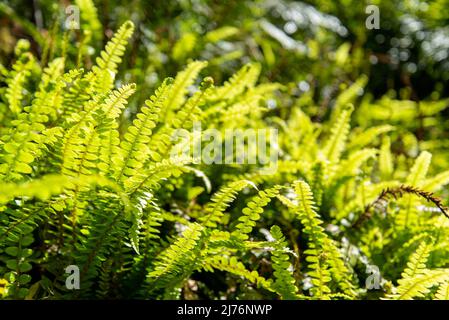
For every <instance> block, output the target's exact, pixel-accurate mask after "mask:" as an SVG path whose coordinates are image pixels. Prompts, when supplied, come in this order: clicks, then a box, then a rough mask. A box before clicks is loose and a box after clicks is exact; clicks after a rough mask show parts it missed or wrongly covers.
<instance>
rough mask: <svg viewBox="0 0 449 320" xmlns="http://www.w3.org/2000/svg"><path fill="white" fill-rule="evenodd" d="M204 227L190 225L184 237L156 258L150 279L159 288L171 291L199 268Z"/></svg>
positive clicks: (194, 224)
mask: <svg viewBox="0 0 449 320" xmlns="http://www.w3.org/2000/svg"><path fill="white" fill-rule="evenodd" d="M202 231H203V227H202V226H201V225H199V224H197V223H192V224H190V225H189V226H188V227H187V229H186V230H185V231H184V232H183V235H182V237H179V238H177V239H176V241H175V242H174V243H173V244H171V245H170V246H169V247H168V248H167V249H165V250H164V251H163V252H162V253H160V254H159V256H158V257H157V258H156V259H157V261H156V263H155V264H154V270H153V271H152V272H150V273H149V275H148V279H149V281H150V282H151V283H153V285H154V286H155V287H157V288H165V289H170V288H172V287H174V286H176V285H177V284H179V283H180V282H182V281H183V280H184V279H185V278H186V277H187V276H189V275H190V273H191V272H192V271H193V270H195V269H196V268H197V267H198V266H197V263H198V261H199V260H200V259H199V255H200V254H199V253H200V248H201V237H202Z"/></svg>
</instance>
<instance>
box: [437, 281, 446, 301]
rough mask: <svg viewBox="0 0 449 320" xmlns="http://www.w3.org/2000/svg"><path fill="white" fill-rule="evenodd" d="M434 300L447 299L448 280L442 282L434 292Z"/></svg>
mask: <svg viewBox="0 0 449 320" xmlns="http://www.w3.org/2000/svg"><path fill="white" fill-rule="evenodd" d="M435 299H436V300H449V280H448V281H446V282H444V283H442V284H441V285H440V287H439V288H438V291H437V293H436V294H435Z"/></svg>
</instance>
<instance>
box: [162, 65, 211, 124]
mask: <svg viewBox="0 0 449 320" xmlns="http://www.w3.org/2000/svg"><path fill="white" fill-rule="evenodd" d="M206 66H207V62H205V61H194V62H191V63H190V64H188V65H187V67H186V68H185V69H184V70H183V71H181V72H179V73H178V74H177V75H176V78H175V80H174V82H173V90H171V91H170V93H169V95H168V96H167V100H166V101H165V103H164V110H163V114H162V117H161V118H162V120H164V121H165V120H167V119H169V118H171V117H172V115H173V113H175V112H176V111H178V110H179V109H180V108H181V106H182V105H183V104H184V102H185V99H186V98H185V95H186V93H187V89H188V88H189V87H190V86H191V85H192V84H193V82H194V81H195V80H196V78H197V77H198V74H199V73H200V71H201V70H202V69H204V68H205V67H206Z"/></svg>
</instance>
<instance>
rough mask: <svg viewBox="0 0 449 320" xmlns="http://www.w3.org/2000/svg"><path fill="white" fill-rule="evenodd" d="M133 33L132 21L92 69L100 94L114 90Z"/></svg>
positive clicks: (124, 26)
mask: <svg viewBox="0 0 449 320" xmlns="http://www.w3.org/2000/svg"><path fill="white" fill-rule="evenodd" d="M133 32H134V24H133V23H132V22H131V21H126V22H125V23H124V24H123V25H122V26H121V27H120V28H119V29H118V31H117V33H116V34H115V35H114V37H113V38H112V39H111V40H110V41H109V42H108V43H107V44H106V47H105V49H104V51H101V53H100V57H97V59H96V63H97V65H95V66H93V67H92V71H93V74H94V75H95V77H94V81H95V89H96V91H97V92H98V93H99V94H104V93H106V92H107V91H109V90H110V89H111V88H112V85H113V81H114V78H115V75H116V73H117V71H118V64H119V63H120V62H121V61H122V59H121V57H122V56H123V54H124V53H125V46H126V45H127V43H128V39H129V38H130V37H131V35H132V34H133Z"/></svg>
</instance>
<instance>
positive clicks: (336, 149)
mask: <svg viewBox="0 0 449 320" xmlns="http://www.w3.org/2000/svg"><path fill="white" fill-rule="evenodd" d="M353 110H354V107H353V106H352V105H347V106H346V107H345V108H343V109H342V111H341V113H340V114H339V115H338V117H337V120H336V122H335V124H334V125H333V127H332V129H331V132H330V137H329V139H328V140H327V142H326V144H325V146H324V155H325V157H326V159H328V160H329V161H330V162H331V163H337V162H338V161H339V160H340V157H341V154H342V152H343V150H344V148H345V145H346V140H347V138H348V133H349V128H350V127H349V125H350V121H351V113H352V111H353Z"/></svg>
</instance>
